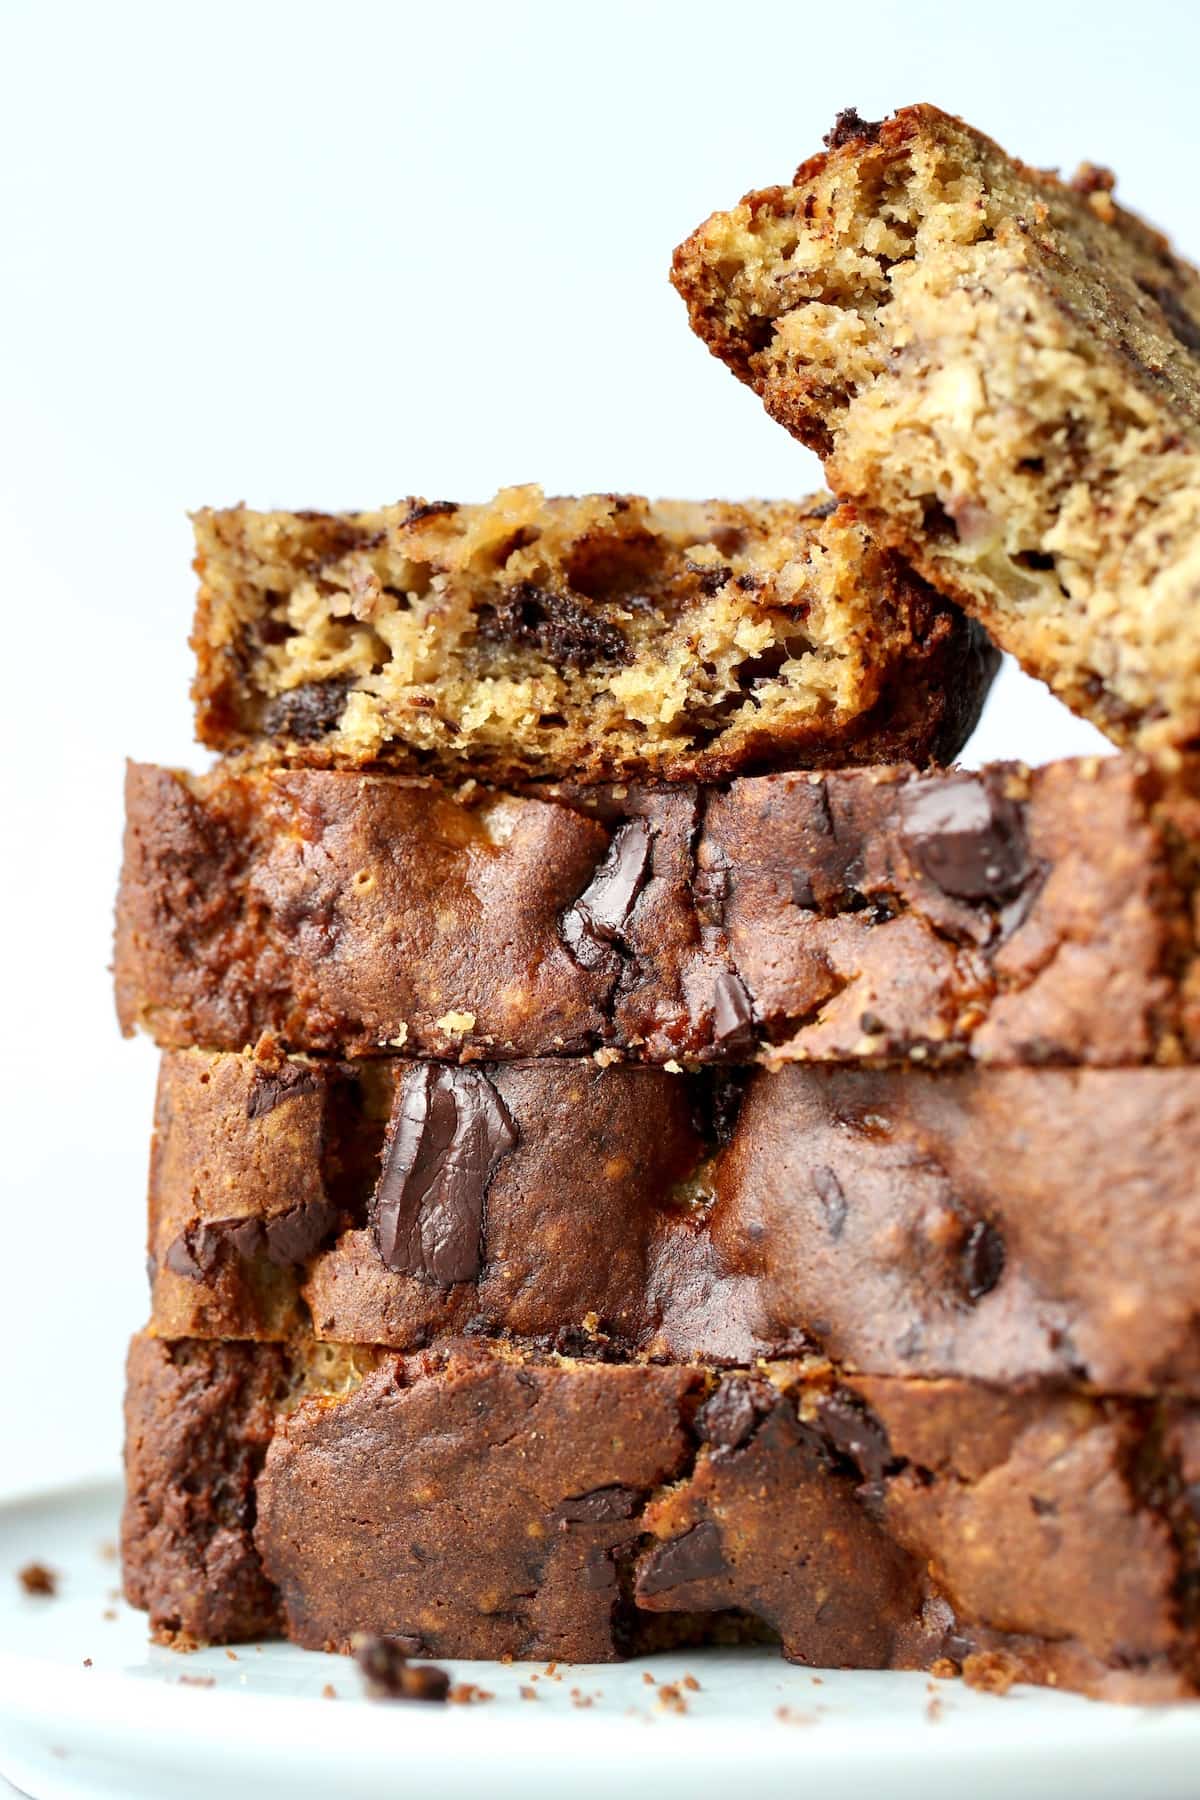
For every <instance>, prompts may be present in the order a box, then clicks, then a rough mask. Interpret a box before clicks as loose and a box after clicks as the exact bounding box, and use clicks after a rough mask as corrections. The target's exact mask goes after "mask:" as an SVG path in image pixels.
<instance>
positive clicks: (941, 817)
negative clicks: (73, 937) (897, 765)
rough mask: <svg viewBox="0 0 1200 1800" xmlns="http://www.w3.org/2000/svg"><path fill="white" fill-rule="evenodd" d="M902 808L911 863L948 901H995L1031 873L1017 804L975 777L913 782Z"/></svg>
mask: <svg viewBox="0 0 1200 1800" xmlns="http://www.w3.org/2000/svg"><path fill="white" fill-rule="evenodd" d="M901 810H902V818H903V824H902V828H901V829H902V833H903V838H904V842H905V845H906V847H907V849H908V851H909V853H910V855H911V856H912V858H913V860H914V862H915V863H916V864H917V866H918V867H919V868H920V869H921V870H922V872H923V873H924V874H925V875H927V876H928V878H929V879H930V881H932V882H934V883H936V885H937V886H938V887H940V888H941V890H942V892H943V893H944V894H949V895H950V896H951V897H952V898H953V899H956V900H972V901H979V900H991V901H994V902H999V901H1002V900H1005V899H1008V898H1009V897H1010V896H1011V895H1013V894H1014V893H1016V892H1017V890H1018V889H1019V888H1020V887H1021V886H1022V885H1023V883H1024V882H1025V881H1027V880H1028V878H1029V876H1030V875H1031V874H1032V873H1033V865H1032V863H1031V862H1030V858H1029V852H1028V848H1027V845H1026V842H1025V826H1024V820H1023V817H1022V812H1021V808H1020V807H1019V806H1018V805H1017V804H1016V803H1015V802H1014V801H1012V800H1009V799H1008V798H1007V797H1006V796H1005V795H1004V794H1001V793H999V792H997V791H996V790H995V789H994V788H993V787H991V785H990V784H989V783H988V782H987V781H986V780H985V779H983V778H982V777H980V776H978V775H965V774H964V775H940V776H938V777H937V778H936V780H929V781H917V782H914V783H913V784H912V785H911V786H910V787H908V788H907V789H906V790H905V791H904V793H903V795H902V797H901Z"/></svg>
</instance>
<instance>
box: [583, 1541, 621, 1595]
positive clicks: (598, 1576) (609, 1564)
mask: <svg viewBox="0 0 1200 1800" xmlns="http://www.w3.org/2000/svg"><path fill="white" fill-rule="evenodd" d="M579 1575H580V1580H581V1581H582V1583H583V1585H584V1587H585V1588H587V1589H588V1590H589V1592H591V1593H593V1594H600V1593H603V1592H604V1590H605V1588H610V1587H615V1586H616V1585H617V1565H616V1563H615V1562H614V1561H613V1559H612V1557H611V1556H609V1554H608V1552H607V1551H606V1550H596V1551H594V1552H593V1553H592V1555H590V1556H589V1557H588V1559H587V1561H586V1562H585V1563H584V1565H583V1568H582V1569H581V1570H580V1571H579Z"/></svg>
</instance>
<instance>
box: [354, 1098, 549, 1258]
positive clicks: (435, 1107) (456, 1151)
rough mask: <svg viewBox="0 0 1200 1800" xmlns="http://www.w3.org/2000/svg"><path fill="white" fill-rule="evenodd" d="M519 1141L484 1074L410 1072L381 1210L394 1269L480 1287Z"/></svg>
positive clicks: (392, 1133) (385, 1250)
mask: <svg viewBox="0 0 1200 1800" xmlns="http://www.w3.org/2000/svg"><path fill="white" fill-rule="evenodd" d="M516 1143H517V1131H516V1127H515V1126H514V1124H513V1122H512V1119H511V1117H510V1116H509V1113H508V1109H507V1107H506V1106H505V1104H504V1102H503V1100H501V1098H500V1096H499V1094H498V1093H497V1092H496V1089H495V1088H494V1087H493V1086H492V1084H491V1082H490V1081H489V1080H488V1078H487V1076H486V1075H485V1074H484V1073H483V1071H482V1069H478V1068H472V1067H463V1068H448V1067H435V1066H434V1065H433V1064H430V1063H421V1064H417V1065H415V1066H414V1067H412V1068H410V1069H409V1070H408V1071H407V1073H406V1074H405V1077H404V1080H403V1082H402V1084H401V1087H400V1091H399V1093H398V1094H397V1096H396V1102H395V1105H394V1107H393V1111H392V1118H391V1121H390V1123H389V1125H388V1134H387V1141H386V1144H385V1146H384V1152H383V1170H382V1172H381V1174H380V1177H379V1182H378V1185H377V1187H376V1189H375V1194H374V1198H373V1200H372V1205H371V1211H372V1217H373V1221H374V1229H375V1242H376V1245H377V1246H378V1249H379V1254H380V1256H381V1258H382V1259H383V1263H384V1266H385V1267H386V1268H389V1269H391V1270H393V1271H394V1272H395V1273H396V1274H400V1275H418V1276H421V1277H422V1278H423V1279H424V1280H426V1281H432V1282H436V1283H438V1285H439V1286H443V1287H449V1286H450V1285H451V1284H452V1283H454V1282H457V1281H474V1280H475V1279H476V1277H477V1276H478V1274H479V1271H480V1269H481V1268H482V1266H483V1217H484V1205H485V1202H486V1200H487V1191H488V1188H489V1186H490V1184H491V1180H492V1176H493V1175H494V1174H495V1172H496V1166H497V1164H498V1163H499V1162H500V1159H501V1158H502V1157H503V1156H505V1155H507V1153H508V1152H509V1151H510V1150H512V1149H513V1148H514V1147H515V1145H516Z"/></svg>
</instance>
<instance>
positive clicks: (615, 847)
mask: <svg viewBox="0 0 1200 1800" xmlns="http://www.w3.org/2000/svg"><path fill="white" fill-rule="evenodd" d="M1198 780H1200V776H1198V773H1197V768H1196V766H1195V765H1193V764H1188V765H1186V766H1185V767H1183V768H1181V769H1179V770H1172V769H1169V768H1167V767H1160V766H1157V765H1156V764H1154V763H1152V762H1150V761H1147V760H1145V759H1141V758H1135V757H1126V758H1113V759H1107V760H1106V759H1098V760H1096V759H1093V760H1087V759H1083V760H1079V761H1074V762H1062V763H1055V764H1050V765H1048V766H1047V767H1045V768H1042V769H1036V770H1028V769H1026V768H1024V767H1023V766H1021V765H1019V764H997V765H995V766H993V767H991V768H989V769H985V770H983V771H982V772H981V773H978V774H967V773H964V772H959V771H950V772H947V773H942V774H919V773H918V772H916V771H915V770H913V769H912V768H909V767H904V766H893V767H888V768H880V769H863V770H847V771H841V772H830V773H827V774H819V773H808V774H776V775H770V776H757V777H749V778H742V779H739V780H736V781H733V782H731V783H729V784H728V785H727V786H725V787H719V788H710V789H696V788H692V787H687V786H678V787H675V788H661V787H660V788H649V787H642V788H638V787H632V788H625V789H620V788H617V789H613V788H600V789H588V788H574V789H568V788H566V787H559V788H557V789H555V790H545V791H544V792H541V793H539V795H537V796H531V795H529V794H523V795H522V794H514V793H504V792H497V791H496V790H493V789H488V788H483V787H480V786H478V785H474V784H471V785H468V786H466V787H465V788H463V789H461V790H459V791H458V792H450V791H448V790H446V789H444V788H440V787H436V786H424V785H421V784H419V783H414V782H412V781H409V780H406V779H403V778H401V777H397V776H389V775H359V774H352V773H349V772H347V771H337V770H316V769H298V770H286V769H285V770H269V769H264V768H261V767H258V766H247V765H241V766H239V765H237V764H226V765H223V766H220V767H218V768H217V769H215V770H213V771H212V772H211V773H210V774H208V775H205V776H192V777H190V776H185V775H178V774H174V773H172V772H171V771H169V770H164V769H156V768H153V767H149V766H146V765H137V764H134V765H132V766H131V768H130V771H129V777H128V785H127V796H126V800H127V826H126V838H125V864H124V871H123V875H122V882H121V892H120V897H119V901H118V910H117V941H116V958H115V972H116V986H117V1003H118V1010H119V1014H120V1019H121V1023H122V1026H123V1027H124V1029H125V1030H126V1031H127V1032H128V1031H131V1030H133V1029H134V1028H136V1027H141V1028H143V1029H145V1030H147V1031H149V1032H150V1033H151V1034H152V1035H153V1036H154V1037H155V1039H156V1040H157V1041H158V1042H159V1043H160V1044H163V1045H165V1046H170V1047H186V1046H187V1045H189V1044H201V1045H204V1046H206V1047H208V1048H211V1049H229V1050H242V1049H244V1048H245V1047H246V1045H248V1044H253V1043H255V1042H257V1040H258V1039H259V1037H260V1036H261V1035H262V1034H263V1033H264V1032H273V1033H276V1034H278V1036H279V1038H280V1040H281V1041H282V1043H283V1045H284V1047H285V1048H288V1049H294V1050H302V1051H321V1052H333V1053H335V1054H349V1055H352V1056H359V1055H371V1054H377V1053H378V1052H379V1051H380V1050H384V1051H389V1050H403V1051H405V1052H406V1053H407V1054H409V1055H414V1056H433V1057H438V1058H443V1059H446V1060H462V1061H470V1060H473V1059H475V1060H477V1059H481V1058H486V1059H488V1060H497V1059H505V1058H509V1057H527V1056H548V1055H549V1056H553V1055H575V1054H579V1053H580V1052H588V1051H591V1052H597V1051H598V1052H600V1054H601V1055H603V1056H605V1057H609V1058H612V1057H627V1058H630V1059H632V1060H639V1061H645V1062H653V1063H665V1062H669V1061H672V1060H679V1061H684V1060H690V1059H700V1060H712V1061H723V1062H738V1063H744V1062H748V1061H752V1060H754V1059H755V1058H756V1057H760V1058H762V1059H764V1060H767V1061H773V1062H785V1061H789V1060H818V1061H833V1062H846V1061H863V1060H879V1059H898V1058H906V1059H910V1060H913V1061H923V1062H926V1063H939V1062H953V1061H962V1060H965V1059H974V1060H976V1061H979V1062H987V1063H991V1064H995V1065H1010V1066H1011V1065H1018V1066H1020V1065H1028V1064H1032V1063H1088V1064H1096V1065H1107V1066H1126V1065H1130V1064H1134V1063H1142V1062H1163V1063H1168V1062H1175V1061H1180V1060H1186V1059H1189V1058H1193V1057H1194V1056H1195V1055H1196V1051H1197V1047H1198V1046H1200V1025H1198V1019H1200V1014H1198V1011H1197V996H1198V993H1200V988H1198V985H1197V975H1196V956H1195V932H1196V925H1195V919H1196V894H1197V888H1198V883H1197V880H1196V859H1195V850H1194V845H1195V842H1196V841H1197V829H1196V827H1197V819H1196V814H1197V806H1196V790H1197V781H1198ZM1098 1001H1102V1003H1101V1004H1098Z"/></svg>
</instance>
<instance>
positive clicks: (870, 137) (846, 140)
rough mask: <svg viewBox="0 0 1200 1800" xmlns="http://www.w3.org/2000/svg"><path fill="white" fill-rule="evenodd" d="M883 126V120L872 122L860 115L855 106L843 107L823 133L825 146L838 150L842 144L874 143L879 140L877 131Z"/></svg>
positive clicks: (828, 148)
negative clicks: (830, 126) (827, 129)
mask: <svg viewBox="0 0 1200 1800" xmlns="http://www.w3.org/2000/svg"><path fill="white" fill-rule="evenodd" d="M882 128H883V120H882V119H878V120H876V121H874V122H872V121H871V120H869V119H864V118H862V117H861V116H860V114H859V111H858V108H857V107H856V106H846V107H843V108H842V110H841V112H840V113H839V114H838V116H837V118H836V119H835V120H834V121H833V125H832V128H831V129H830V130H829V131H827V132H826V133H825V139H824V142H825V148H826V149H827V150H840V149H841V147H842V145H843V144H852V143H854V142H855V141H858V142H859V143H866V144H874V143H877V142H878V141H879V133H880V131H881V130H882Z"/></svg>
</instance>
